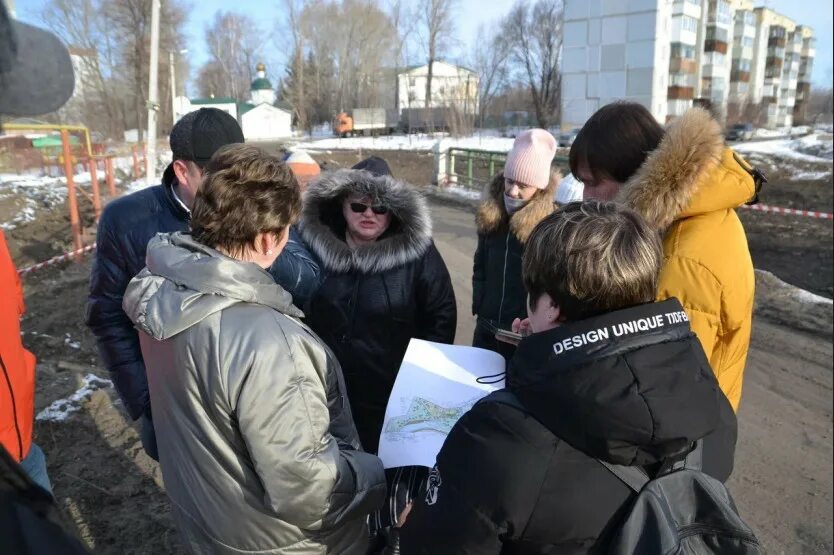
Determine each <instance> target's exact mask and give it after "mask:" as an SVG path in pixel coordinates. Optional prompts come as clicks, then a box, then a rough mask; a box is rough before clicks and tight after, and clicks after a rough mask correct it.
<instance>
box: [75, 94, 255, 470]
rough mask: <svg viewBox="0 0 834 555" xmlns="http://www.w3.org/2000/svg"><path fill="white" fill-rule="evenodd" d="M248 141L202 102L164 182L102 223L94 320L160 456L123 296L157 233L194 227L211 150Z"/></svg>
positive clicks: (122, 391)
mask: <svg viewBox="0 0 834 555" xmlns="http://www.w3.org/2000/svg"><path fill="white" fill-rule="evenodd" d="M242 142H243V132H242V131H241V129H240V126H239V125H238V123H237V121H236V120H235V119H234V118H233V117H232V116H230V115H229V114H227V113H226V112H224V111H222V110H218V109H217V108H201V109H200V110H197V111H196V112H191V113H189V114H186V115H185V116H183V117H182V118H181V119H180V120H179V121H178V122H177V123H176V125H174V128H173V129H172V130H171V137H170V144H171V152H172V154H173V162H171V164H170V165H169V166H168V167H167V168H166V169H165V172H164V173H163V175H162V184H161V185H156V186H154V187H149V188H147V189H143V190H141V191H138V192H135V193H133V194H130V195H127V196H125V197H122V198H119V199H116V200H114V201H113V202H111V203H110V204H108V205H107V207H106V208H105V210H104V213H103V214H102V215H101V220H100V221H99V224H98V234H97V236H96V247H97V248H96V257H95V260H94V262H93V270H92V276H91V278H90V296H89V298H88V301H87V315H86V320H87V325H88V326H89V327H90V329H91V330H92V332H93V334H94V335H95V336H96V340H97V342H98V348H99V353H100V355H101V358H102V360H103V361H104V364H105V366H107V369H108V370H109V371H110V374H111V376H112V378H113V383H114V385H115V386H116V390H117V391H118V392H119V395H120V396H121V398H122V401H123V402H124V404H125V408H126V409H127V412H128V414H130V417H131V418H133V419H134V420H136V419H139V418H141V419H142V433H141V435H142V445H143V446H144V448H145V452H147V453H148V455H149V456H151V457H152V458H154V459H157V460H158V458H159V455H158V453H157V449H156V438H155V436H154V433H153V420H152V416H151V414H152V413H151V406H150V397H149V394H148V380H147V377H146V375H145V363H144V362H143V360H142V351H141V350H140V348H139V336H138V334H137V332H136V330H135V329H134V327H133V323H132V322H131V321H130V319H129V318H128V317H127V315H126V314H125V313H124V310H122V297H123V295H124V292H125V289H126V288H127V284H128V283H129V282H130V280H131V279H132V278H133V277H134V276H135V275H136V274H138V273H139V271H140V270H141V269H142V268H144V267H145V250H146V248H147V245H148V241H149V240H150V239H151V238H152V237H153V236H154V235H156V234H157V233H168V232H173V231H186V230H188V220H189V217H190V206H191V204H192V202H193V201H194V197H195V196H196V194H197V189H199V187H200V184H201V183H202V181H203V169H202V168H203V167H204V166H205V164H206V163H207V162H208V161H209V158H211V156H212V154H214V153H215V151H217V149H219V148H220V147H221V146H224V145H227V144H231V143H242Z"/></svg>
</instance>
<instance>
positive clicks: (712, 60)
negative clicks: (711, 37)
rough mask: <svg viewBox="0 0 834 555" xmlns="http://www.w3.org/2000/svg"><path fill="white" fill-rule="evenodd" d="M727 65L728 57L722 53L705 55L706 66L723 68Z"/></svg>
mask: <svg viewBox="0 0 834 555" xmlns="http://www.w3.org/2000/svg"><path fill="white" fill-rule="evenodd" d="M726 63H727V55H726V54H722V53H721V52H707V53H706V54H704V64H706V65H713V66H723V65H725V64H726Z"/></svg>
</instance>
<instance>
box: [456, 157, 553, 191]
mask: <svg viewBox="0 0 834 555" xmlns="http://www.w3.org/2000/svg"><path fill="white" fill-rule="evenodd" d="M446 159H447V165H446V180H445V183H446V184H447V185H458V186H462V187H465V188H470V189H481V188H482V187H483V186H484V185H486V184H487V183H489V182H491V181H492V178H493V177H495V176H496V175H497V174H498V173H500V172H502V171H503V170H504V165H505V164H506V163H507V153H506V152H496V151H491V150H479V149H472V148H450V149H449V150H447V151H446ZM553 165H554V166H556V167H557V168H559V169H560V170H563V173H564V170H565V168H567V165H568V157H567V156H561V155H560V156H556V157H555V158H554V159H553Z"/></svg>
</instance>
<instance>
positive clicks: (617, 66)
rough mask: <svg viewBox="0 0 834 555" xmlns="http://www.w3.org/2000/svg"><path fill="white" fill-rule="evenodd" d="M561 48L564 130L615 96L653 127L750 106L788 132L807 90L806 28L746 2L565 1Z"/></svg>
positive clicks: (810, 43) (810, 53) (809, 45)
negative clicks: (697, 110)
mask: <svg viewBox="0 0 834 555" xmlns="http://www.w3.org/2000/svg"><path fill="white" fill-rule="evenodd" d="M563 47H564V54H563V66H562V109H563V112H562V113H563V116H562V118H563V122H562V126H563V127H564V128H570V127H576V126H579V125H582V123H584V121H585V120H587V118H588V117H589V116H590V115H591V114H592V113H593V112H594V111H595V110H596V109H597V108H598V107H599V106H602V105H604V104H606V103H608V102H611V101H612V100H615V99H626V100H633V101H636V102H640V103H642V104H643V105H645V106H646V107H647V108H649V110H651V112H652V113H653V114H654V116H655V117H656V118H657V119H658V120H659V121H661V122H665V121H669V120H670V119H672V118H675V117H677V116H679V115H681V114H683V113H684V112H685V111H686V110H687V109H689V108H690V107H692V106H693V105H705V106H710V107H712V108H713V110H714V111H715V112H716V114H718V115H719V117H724V116H725V115H726V113H727V107H728V105H733V106H734V107H736V108H737V107H739V106H747V105H751V103H752V104H754V105H759V107H760V108H761V112H760V113H761V116H762V119H763V121H762V123H763V124H764V125H766V126H768V127H779V126H787V125H792V124H793V121H794V118H802V117H803V115H804V109H805V106H806V105H807V100H808V96H809V93H810V76H811V69H812V67H813V58H814V38H813V31H812V29H811V28H810V27H807V26H803V25H797V24H796V23H795V22H793V21H792V20H790V19H788V18H787V17H785V16H783V15H781V14H778V13H777V12H775V11H773V10H770V9H768V8H763V7H754V5H753V2H752V0H630V1H629V0H566V2H565V27H564V43H563Z"/></svg>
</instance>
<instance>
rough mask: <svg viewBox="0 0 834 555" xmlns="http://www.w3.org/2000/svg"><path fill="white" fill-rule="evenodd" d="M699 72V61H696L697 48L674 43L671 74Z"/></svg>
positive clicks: (672, 46)
mask: <svg viewBox="0 0 834 555" xmlns="http://www.w3.org/2000/svg"><path fill="white" fill-rule="evenodd" d="M697 70H698V61H697V60H696V59H695V47H694V46H692V45H689V44H683V43H680V42H673V43H672V44H671V52H670V56H669V73H695V72H696V71H697Z"/></svg>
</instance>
